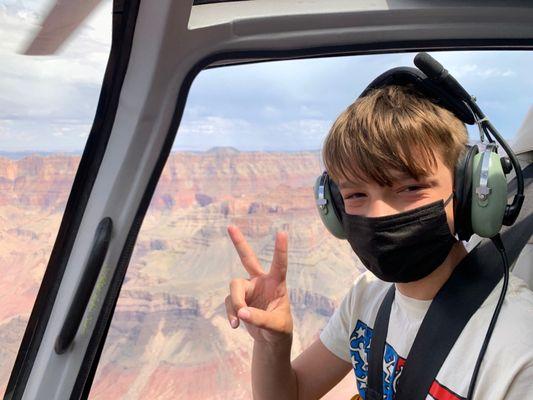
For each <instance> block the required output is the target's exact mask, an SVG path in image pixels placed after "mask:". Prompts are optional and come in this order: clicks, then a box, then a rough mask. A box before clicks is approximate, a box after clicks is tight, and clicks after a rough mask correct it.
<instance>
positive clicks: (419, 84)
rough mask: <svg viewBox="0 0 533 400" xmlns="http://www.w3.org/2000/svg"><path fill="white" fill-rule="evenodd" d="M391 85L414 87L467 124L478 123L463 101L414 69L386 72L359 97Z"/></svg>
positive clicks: (407, 68)
mask: <svg viewBox="0 0 533 400" xmlns="http://www.w3.org/2000/svg"><path fill="white" fill-rule="evenodd" d="M389 85H399V86H413V87H414V88H415V89H416V90H417V91H419V92H420V93H421V94H423V95H424V96H425V97H427V98H429V99H430V100H432V101H433V102H434V103H435V104H437V105H439V106H441V107H444V108H446V109H447V110H448V111H450V112H452V113H453V114H454V115H455V116H456V117H457V118H459V119H460V120H461V121H463V122H464V123H465V124H469V125H473V124H475V122H476V120H475V118H474V115H473V114H472V111H471V110H470V109H469V108H468V106H467V105H466V104H465V103H464V102H463V101H462V100H460V99H458V98H457V97H455V96H452V95H450V93H449V92H447V91H446V90H443V89H442V88H441V87H440V86H439V85H437V84H436V83H434V82H433V81H432V80H431V79H429V78H428V77H427V76H426V74H424V73H423V72H422V71H420V70H418V69H416V68H413V67H396V68H392V69H389V70H388V71H385V72H384V73H382V74H381V75H379V76H378V77H377V78H376V79H374V80H373V81H372V82H370V84H369V85H368V86H367V87H366V89H365V90H363V92H362V93H361V94H360V95H359V97H364V96H366V95H367V94H368V93H369V92H370V91H372V90H374V89H378V88H380V87H384V86H389Z"/></svg>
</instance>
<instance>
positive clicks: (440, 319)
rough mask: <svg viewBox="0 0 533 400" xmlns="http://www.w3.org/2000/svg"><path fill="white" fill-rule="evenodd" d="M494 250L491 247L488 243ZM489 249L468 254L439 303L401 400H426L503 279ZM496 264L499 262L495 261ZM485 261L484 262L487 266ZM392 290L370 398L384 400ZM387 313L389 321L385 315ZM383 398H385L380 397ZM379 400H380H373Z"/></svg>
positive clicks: (374, 356)
mask: <svg viewBox="0 0 533 400" xmlns="http://www.w3.org/2000/svg"><path fill="white" fill-rule="evenodd" d="M488 245H491V244H490V243H488ZM489 250H492V249H487V245H485V246H481V248H477V249H474V250H473V251H472V252H471V253H470V254H468V255H467V256H466V257H465V258H464V259H463V260H462V261H461V263H459V265H458V266H457V267H456V268H455V270H454V272H453V273H452V275H451V276H450V278H449V279H448V281H447V282H446V283H445V284H444V285H443V287H442V288H441V289H440V291H439V292H438V293H437V295H436V296H435V298H434V299H433V301H432V303H431V306H430V307H429V310H428V311H427V314H426V316H425V317H424V320H423V321H422V324H421V326H420V329H419V330H418V333H417V335H416V337H415V340H414V343H413V346H412V347H411V350H410V352H409V355H408V356H407V360H406V362H405V365H404V367H403V370H402V376H401V378H400V380H399V381H398V386H397V390H396V395H395V399H396V400H418V399H425V398H426V396H427V394H428V392H429V389H430V387H431V384H432V383H433V381H434V379H435V378H436V376H437V374H438V372H439V370H440V368H441V366H442V364H443V363H444V360H445V359H446V357H447V356H448V354H449V352H450V350H451V349H452V347H453V345H454V344H455V341H456V340H457V338H458V337H459V335H460V334H461V332H462V331H463V329H464V327H465V326H466V324H467V322H468V321H469V320H470V318H471V317H472V315H473V314H474V313H475V312H476V310H477V309H478V308H479V307H480V306H481V304H482V303H483V302H484V301H485V299H486V298H487V296H488V295H489V294H490V293H491V291H492V290H493V289H494V287H495V286H496V284H497V283H498V282H499V280H500V279H501V277H502V272H503V271H502V269H501V266H500V265H499V263H490V262H489V263H487V262H486V258H485V257H487V256H490V254H487V253H490V251H489ZM495 258H496V260H498V259H497V256H495ZM482 259H484V260H485V261H484V262H482V261H481V260H482ZM391 291H392V293H394V286H392V287H391V289H390V290H389V292H388V293H387V295H386V296H385V298H384V299H383V302H382V304H381V307H380V309H379V311H378V315H377V317H376V322H375V326H374V330H373V334H372V341H371V343H370V355H369V359H368V363H369V365H368V373H369V375H368V385H367V389H366V390H367V393H372V394H371V396H373V395H374V393H375V395H377V396H378V397H375V399H379V400H382V399H383V370H382V367H383V352H384V348H385V341H386V338H387V330H388V322H389V315H390V310H391V307H392V302H393V299H394V295H393V294H392V295H390V292H391ZM383 313H386V314H387V315H386V316H385V315H383ZM380 396H381V397H380ZM367 398H368V399H374V397H367Z"/></svg>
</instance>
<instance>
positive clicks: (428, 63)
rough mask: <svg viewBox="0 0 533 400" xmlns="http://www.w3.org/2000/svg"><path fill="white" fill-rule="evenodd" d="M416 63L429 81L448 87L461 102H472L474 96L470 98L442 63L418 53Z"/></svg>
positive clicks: (426, 54)
mask: <svg viewBox="0 0 533 400" xmlns="http://www.w3.org/2000/svg"><path fill="white" fill-rule="evenodd" d="M414 63H415V65H416V66H417V67H418V69H419V70H420V71H422V72H423V73H424V74H426V76H427V77H428V78H429V79H431V80H433V81H436V82H438V83H439V84H440V85H442V86H444V87H446V89H448V91H450V92H451V93H453V94H454V95H456V96H457V97H459V98H460V99H461V100H465V101H467V102H471V101H472V96H470V95H469V94H468V92H467V91H466V90H465V89H464V88H463V87H462V86H461V84H460V83H459V82H457V80H456V79H455V78H454V77H453V76H452V75H450V73H449V72H448V70H447V69H445V68H444V67H443V66H442V64H441V63H439V62H438V61H437V60H435V59H434V58H433V57H431V56H430V55H429V54H428V53H418V54H417V55H416V56H415V60H414Z"/></svg>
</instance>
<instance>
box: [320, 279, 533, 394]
mask: <svg viewBox="0 0 533 400" xmlns="http://www.w3.org/2000/svg"><path fill="white" fill-rule="evenodd" d="M390 285H391V284H390V283H387V282H383V281H380V280H379V279H377V278H376V277H375V276H374V275H372V274H371V273H370V272H365V273H364V274H362V275H360V276H359V277H358V278H357V280H356V281H355V283H354V285H353V286H352V288H351V289H350V291H349V292H348V293H347V294H346V296H345V297H344V299H343V301H342V303H341V305H340V307H339V308H338V309H337V310H336V311H335V313H334V314H333V316H332V317H331V319H330V320H329V322H328V324H327V325H326V327H325V328H324V330H323V331H322V332H321V334H320V340H321V341H322V343H323V344H324V345H325V346H326V347H327V348H328V349H329V350H330V351H331V352H332V353H333V354H335V355H336V356H337V357H339V358H341V359H343V360H346V361H347V362H349V363H351V364H352V366H353V370H354V373H355V377H356V381H357V389H358V390H359V394H360V395H361V397H363V399H364V398H365V387H366V380H367V370H368V361H367V355H368V350H369V346H370V338H371V335H372V327H373V325H374V320H375V319H376V315H377V312H378V309H379V306H380V305H381V302H382V300H383V298H384V297H385V294H386V293H387V290H388V289H389V287H390ZM501 286H502V282H501V281H500V283H499V284H498V285H496V287H495V288H494V290H493V291H492V293H491V294H490V295H489V296H488V297H487V299H486V300H485V302H484V303H483V305H482V306H481V307H480V308H479V309H478V310H477V311H476V312H475V314H474V315H473V316H472V318H471V319H470V321H469V322H468V324H467V325H466V326H465V328H464V330H463V331H462V332H461V334H460V336H459V338H458V339H457V341H456V342H455V345H454V347H453V348H452V350H451V351H450V354H448V357H447V358H446V360H445V361H444V364H443V365H442V368H441V369H440V371H439V373H438V374H437V377H436V380H435V381H434V382H433V384H432V386H431V389H430V391H429V393H428V395H427V397H426V399H436V400H452V399H464V398H466V395H467V392H468V387H469V384H470V378H471V376H472V371H473V370H474V365H475V363H476V360H477V356H478V354H479V350H480V349H481V345H482V343H483V340H484V338H485V333H486V332H487V328H488V325H489V322H490V319H491V317H492V314H493V312H494V308H495V307H496V303H497V302H498V297H499V295H500V292H501ZM430 304H431V300H427V301H424V300H416V299H412V298H409V297H407V296H404V295H402V294H401V293H400V292H399V291H398V290H396V293H395V297H394V302H393V304H392V309H391V315H390V320H389V329H388V333H387V343H386V345H385V353H384V357H383V372H384V374H385V375H384V380H383V393H384V399H387V400H392V399H393V394H394V392H395V388H396V384H397V381H398V379H399V378H400V376H401V371H402V368H403V365H404V363H405V358H406V357H407V355H408V353H409V350H410V349H411V346H412V344H413V342H414V339H415V336H416V333H417V331H418V328H419V327H420V324H421V323H422V320H423V319H424V316H425V314H426V312H427V310H428V308H429V306H430ZM500 399H506V400H525V399H533V292H531V291H530V290H529V289H528V288H527V287H526V285H525V283H524V282H523V281H522V280H520V279H519V278H516V277H514V276H512V275H511V278H510V280H509V287H508V291H507V295H506V298H505V301H504V303H503V306H502V309H501V312H500V316H499V318H498V322H497V323H496V327H495V329H494V332H493V334H492V338H491V340H490V343H489V346H488V348H487V352H486V353H485V357H484V359H483V363H482V365H481V369H480V371H479V375H478V379H477V382H476V388H475V391H474V400H500Z"/></svg>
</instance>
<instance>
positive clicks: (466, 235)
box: [314, 53, 524, 240]
mask: <svg viewBox="0 0 533 400" xmlns="http://www.w3.org/2000/svg"><path fill="white" fill-rule="evenodd" d="M414 63H415V65H416V66H417V67H418V69H417V68H412V67H397V68H393V69H390V70H388V71H386V72H384V73H383V74H381V75H379V76H378V77H377V78H376V79H374V80H373V81H372V82H371V83H370V84H369V85H368V86H367V88H366V89H365V90H364V91H363V92H362V93H361V95H360V96H359V97H364V96H366V95H367V94H368V93H369V92H370V91H372V90H373V89H377V88H380V87H384V86H388V85H400V86H406V85H409V86H414V87H415V89H417V90H418V91H419V92H420V93H422V94H423V95H424V96H426V97H428V98H429V99H430V100H431V101H433V102H434V103H435V104H437V105H439V106H441V107H444V108H446V109H447V110H449V111H451V112H452V113H453V114H454V115H455V116H456V117H457V118H459V119H460V120H461V121H463V122H464V123H466V124H469V125H473V124H477V125H478V128H479V133H480V139H481V145H477V144H476V145H474V146H467V148H466V149H465V152H464V156H462V157H461V159H460V160H459V162H458V163H457V166H456V169H455V179H454V221H455V230H456V234H457V235H458V237H459V239H460V240H468V239H470V237H471V236H472V234H473V233H475V234H477V235H479V236H481V237H486V238H490V237H494V236H495V235H497V234H498V233H499V231H500V229H501V227H502V225H512V224H513V223H514V222H515V220H516V218H517V217H518V214H519V212H520V209H521V207H522V203H523V202H524V183H523V177H522V170H521V168H520V165H519V163H518V160H517V159H516V156H515V154H514V153H513V151H512V150H511V148H510V147H509V145H508V144H507V143H506V142H505V140H503V138H502V137H501V136H500V134H499V133H498V131H497V130H496V128H495V127H494V126H493V125H492V124H491V123H490V121H489V120H488V119H487V117H486V116H485V114H483V112H482V111H481V109H480V108H479V107H478V106H477V104H476V99H475V97H473V96H471V95H469V94H468V93H467V92H466V90H465V89H464V88H463V87H462V86H461V85H460V84H459V83H458V82H457V81H456V80H455V78H454V77H453V76H451V75H450V74H449V73H448V71H447V70H446V69H444V67H443V66H442V65H441V64H439V63H438V62H437V61H436V60H435V59H434V58H432V57H431V56H430V55H429V54H427V53H419V54H417V55H416V57H415V59H414ZM493 137H494V138H495V139H496V140H497V142H498V143H500V145H501V147H502V148H503V149H504V151H505V152H506V153H507V155H508V157H501V158H500V156H499V155H498V146H497V144H496V143H495V142H494V139H493ZM485 138H487V139H488V143H486V141H485ZM513 168H514V170H515V173H516V181H517V193H516V195H515V196H514V199H513V202H512V203H511V204H507V179H506V177H505V175H506V174H508V173H509V172H511V171H512V169H513ZM314 193H315V200H316V206H317V208H318V211H319V214H320V218H321V219H322V222H323V223H324V225H325V226H326V228H327V229H328V230H329V231H330V232H331V233H332V234H333V235H334V236H335V237H337V238H339V239H346V233H345V232H344V228H343V226H342V222H341V213H340V210H341V207H344V203H343V200H342V196H341V195H340V191H339V189H338V187H337V185H336V184H335V182H333V181H332V180H331V179H330V177H329V176H328V173H327V171H325V172H324V173H323V174H322V175H321V176H319V177H318V178H317V179H316V182H315V186H314Z"/></svg>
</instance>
